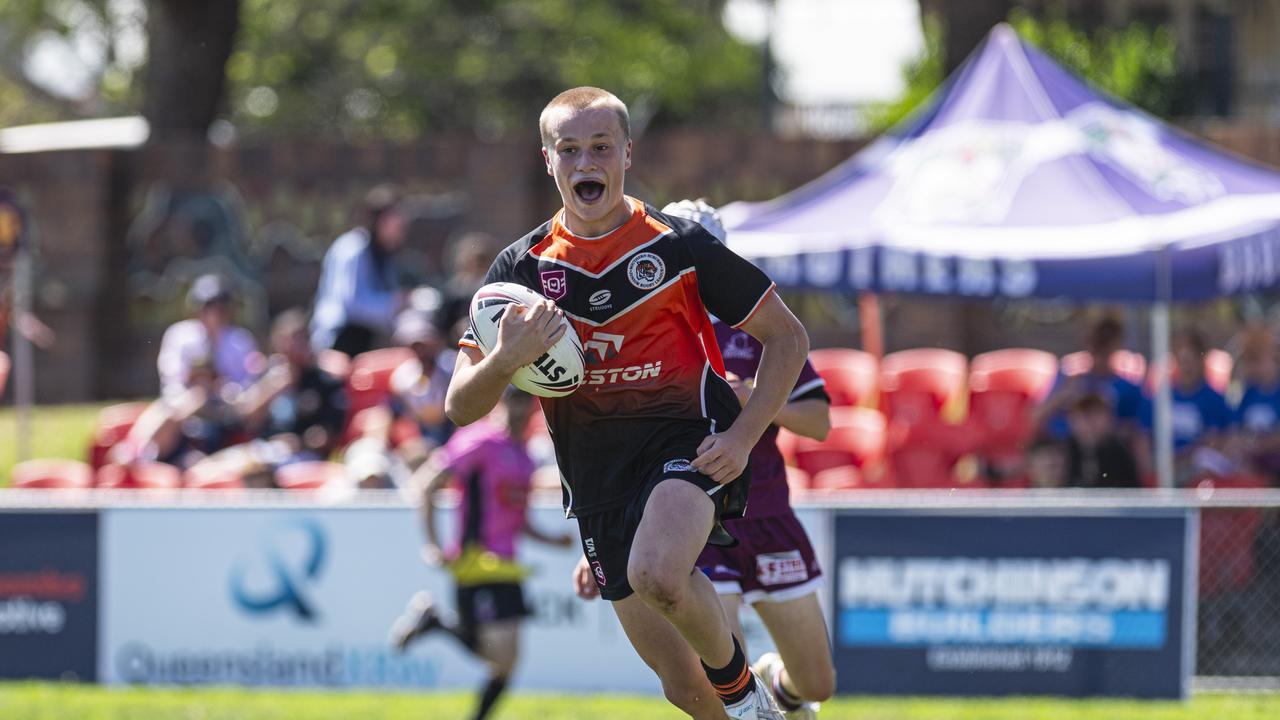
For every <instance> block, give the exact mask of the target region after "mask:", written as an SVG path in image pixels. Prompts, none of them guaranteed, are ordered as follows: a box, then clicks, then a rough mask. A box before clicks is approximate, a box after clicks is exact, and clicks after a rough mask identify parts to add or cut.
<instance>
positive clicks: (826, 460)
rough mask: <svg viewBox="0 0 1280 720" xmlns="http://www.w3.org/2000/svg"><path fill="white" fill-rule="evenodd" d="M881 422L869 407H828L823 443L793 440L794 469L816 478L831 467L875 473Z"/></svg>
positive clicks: (882, 431) (881, 443) (882, 436)
mask: <svg viewBox="0 0 1280 720" xmlns="http://www.w3.org/2000/svg"><path fill="white" fill-rule="evenodd" d="M885 437H886V436H885V419H884V415H882V414H881V413H880V411H878V410H873V409H871V408H848V407H846V408H832V409H831V432H830V433H829V434H828V435H827V439H826V440H822V441H818V440H813V439H810V438H806V437H797V438H796V441H795V454H796V466H797V467H799V468H800V469H801V470H804V471H805V472H807V473H809V475H810V476H814V475H817V474H818V473H820V472H822V471H823V470H829V469H831V468H838V467H847V466H854V467H857V468H859V469H861V470H862V471H863V473H864V474H867V473H878V472H879V469H880V464H881V462H882V461H883V459H884V449H885Z"/></svg>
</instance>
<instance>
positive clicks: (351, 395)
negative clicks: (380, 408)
mask: <svg viewBox="0 0 1280 720" xmlns="http://www.w3.org/2000/svg"><path fill="white" fill-rule="evenodd" d="M413 358H414V354H413V351H412V350H410V349H409V348H402V347H394V348H384V349H381V350H370V351H369V352H366V353H361V354H359V355H357V356H356V357H355V358H354V359H352V361H351V374H350V375H349V376H348V377H347V428H346V430H345V431H344V433H343V437H344V443H343V444H346V443H348V442H351V441H352V440H354V439H355V438H356V437H358V433H357V432H356V429H355V428H354V427H353V425H354V423H353V420H354V419H355V417H356V416H357V415H359V414H360V411H362V410H367V409H368V408H371V407H374V406H375V405H379V404H381V403H382V402H383V401H384V400H386V398H387V396H388V395H389V394H390V393H391V375H392V374H393V373H395V371H396V368H398V367H400V366H401V365H403V364H404V363H406V362H408V361H409V360H412V359H413Z"/></svg>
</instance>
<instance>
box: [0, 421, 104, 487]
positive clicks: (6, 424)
mask: <svg viewBox="0 0 1280 720" xmlns="http://www.w3.org/2000/svg"><path fill="white" fill-rule="evenodd" d="M110 404H112V403H91V404H86V405H40V406H37V407H34V408H32V409H31V420H32V426H31V427H32V432H31V457H38V458H39V457H48V458H71V459H73V460H84V459H85V457H86V455H87V453H88V449H89V437H90V435H92V434H93V422H94V418H96V417H97V415H98V411H99V410H101V409H102V408H103V407H105V406H107V405H110ZM17 460H18V413H17V411H16V410H14V408H13V406H11V405H8V406H5V407H3V408H0V487H4V486H7V485H8V484H9V476H10V473H11V472H12V470H13V465H14V463H15V462H17Z"/></svg>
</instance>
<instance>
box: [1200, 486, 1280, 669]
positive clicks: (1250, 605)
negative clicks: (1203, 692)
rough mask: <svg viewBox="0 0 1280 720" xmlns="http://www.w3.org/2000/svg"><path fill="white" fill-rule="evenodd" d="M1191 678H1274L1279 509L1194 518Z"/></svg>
mask: <svg viewBox="0 0 1280 720" xmlns="http://www.w3.org/2000/svg"><path fill="white" fill-rule="evenodd" d="M1199 593H1200V607H1199V615H1198V617H1197V637H1196V639H1197V646H1196V674H1197V675H1199V676H1202V677H1203V676H1209V677H1239V678H1244V677H1254V678H1275V677H1280V506H1266V505H1261V504H1260V505H1257V506H1253V507H1230V508H1221V507H1206V508H1204V509H1203V510H1202V511H1201V513H1200V588H1199Z"/></svg>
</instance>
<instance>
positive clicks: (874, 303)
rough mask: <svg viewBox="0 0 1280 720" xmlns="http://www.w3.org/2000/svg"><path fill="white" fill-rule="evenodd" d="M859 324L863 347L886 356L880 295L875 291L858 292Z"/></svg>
mask: <svg viewBox="0 0 1280 720" xmlns="http://www.w3.org/2000/svg"><path fill="white" fill-rule="evenodd" d="M858 325H859V326H860V327H861V328H862V349H863V351H865V352H868V353H871V354H872V355H875V356H876V358H877V359H879V358H882V357H884V322H883V318H881V317H880V296H878V295H876V294H875V293H873V292H861V293H858Z"/></svg>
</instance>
